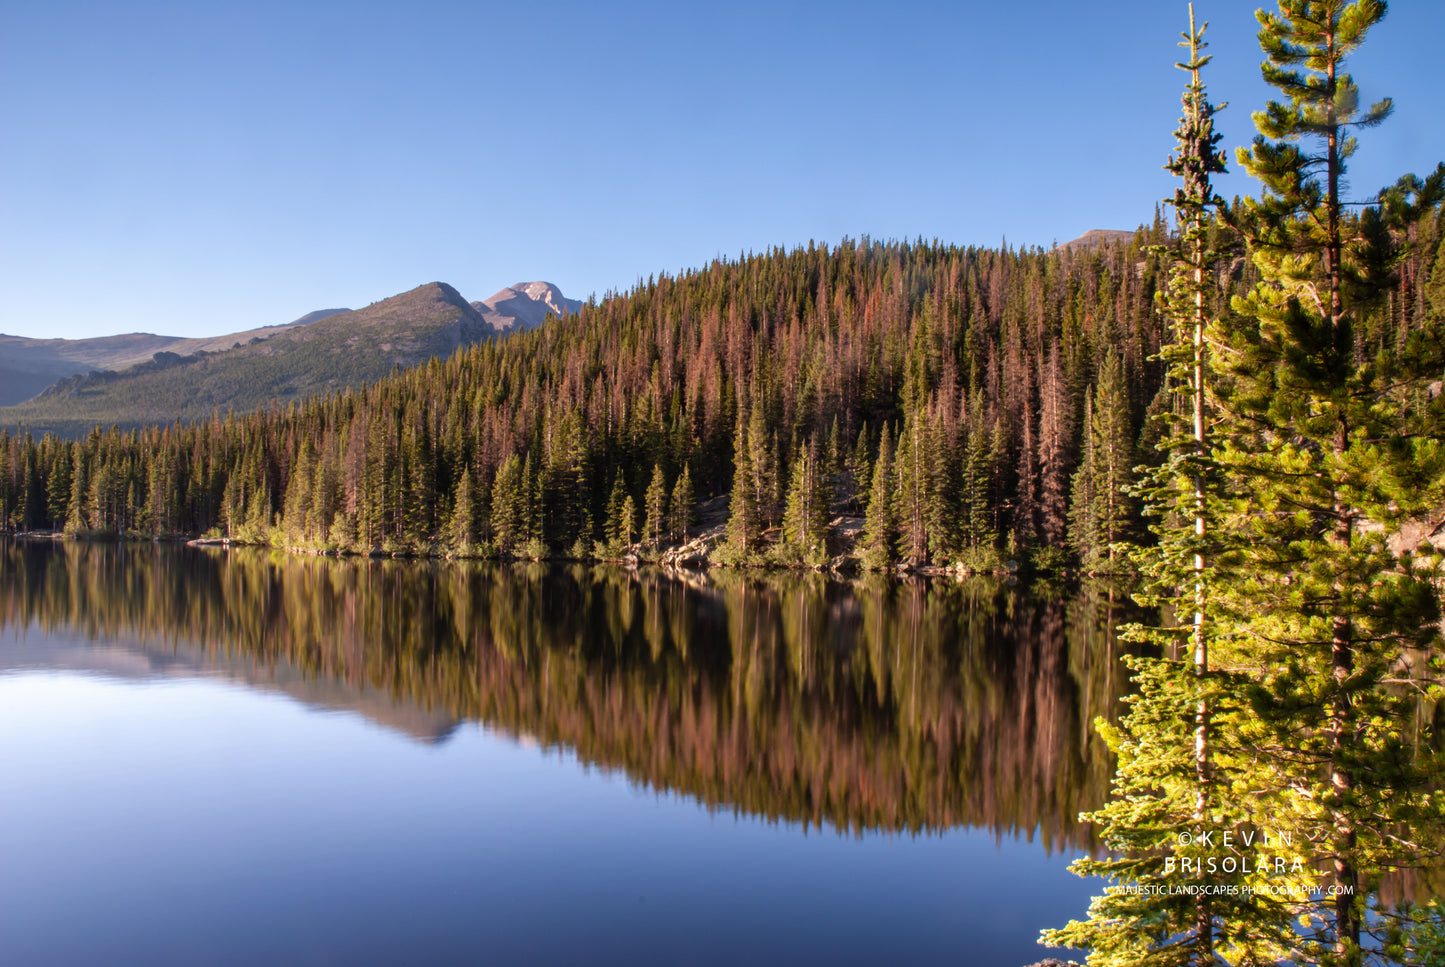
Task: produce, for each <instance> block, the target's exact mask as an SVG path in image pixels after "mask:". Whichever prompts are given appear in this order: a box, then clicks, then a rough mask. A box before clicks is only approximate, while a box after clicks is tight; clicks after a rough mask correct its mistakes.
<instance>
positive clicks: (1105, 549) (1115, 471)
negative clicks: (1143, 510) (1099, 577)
mask: <svg viewBox="0 0 1445 967" xmlns="http://www.w3.org/2000/svg"><path fill="white" fill-rule="evenodd" d="M1089 433H1090V434H1091V436H1092V437H1093V440H1092V444H1093V448H1094V455H1093V456H1094V483H1093V487H1094V514H1093V516H1094V522H1095V528H1096V537H1097V540H1098V544H1097V545H1096V547H1095V548H1094V553H1095V555H1097V556H1102V557H1107V558H1108V560H1109V562H1110V566H1111V567H1112V566H1113V565H1114V563H1115V561H1116V558H1117V556H1118V545H1119V544H1120V542H1122V541H1124V540H1126V539H1127V538H1128V537H1129V536H1130V531H1131V528H1132V525H1133V522H1134V520H1135V519H1136V512H1135V502H1134V500H1133V498H1132V497H1130V496H1129V494H1128V492H1127V491H1128V488H1129V485H1130V484H1131V483H1133V470H1134V428H1133V426H1132V421H1131V420H1130V416H1129V391H1128V387H1127V386H1126V385H1125V384H1124V367H1123V364H1122V362H1121V361H1120V359H1119V357H1118V355H1117V354H1115V352H1114V350H1113V348H1112V347H1110V349H1109V351H1108V353H1107V355H1106V356H1105V357H1104V365H1103V368H1102V369H1101V370H1100V372H1099V383H1098V386H1097V392H1096V394H1095V396H1094V420H1093V423H1092V424H1091V425H1090V427H1089Z"/></svg>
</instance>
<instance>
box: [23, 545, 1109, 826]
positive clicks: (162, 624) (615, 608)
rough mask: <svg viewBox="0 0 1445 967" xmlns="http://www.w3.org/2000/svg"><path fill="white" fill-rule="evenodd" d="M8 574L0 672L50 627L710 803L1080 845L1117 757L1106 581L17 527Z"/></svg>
mask: <svg viewBox="0 0 1445 967" xmlns="http://www.w3.org/2000/svg"><path fill="white" fill-rule="evenodd" d="M0 575H3V578H0V623H3V626H4V628H5V629H6V630H7V632H8V636H7V637H9V638H10V639H11V641H9V642H6V643H4V644H0V664H9V665H14V664H15V663H16V662H17V661H19V663H20V664H27V663H28V664H34V663H36V662H37V661H40V659H37V658H36V656H35V655H34V654H32V653H30V652H26V651H24V650H23V645H24V636H25V631H26V629H27V628H30V627H32V626H39V627H40V628H42V629H47V630H49V629H55V628H57V627H70V628H72V629H74V630H75V631H78V632H80V633H81V634H83V635H85V636H87V637H88V638H90V639H92V640H94V641H96V642H97V643H104V645H105V646H106V647H107V648H109V649H112V651H114V650H115V649H129V650H130V651H131V652H132V653H134V654H137V655H140V656H141V657H142V658H143V659H144V660H143V661H142V666H143V668H145V669H150V672H149V673H153V674H212V675H223V676H225V677H228V678H233V679H236V680H238V681H242V682H245V683H247V684H249V685H252V686H254V687H258V688H268V689H280V690H282V691H285V692H287V693H288V694H290V695H292V696H293V697H295V698H298V699H299V700H301V701H305V702H308V703H310V704H314V705H319V706H322V707H327V708H345V709H350V710H353V711H356V712H359V713H361V714H363V715H366V716H368V717H369V718H372V719H373V720H375V721H378V722H380V723H381V724H384V725H387V726H389V727H392V728H398V729H401V730H403V731H405V732H407V733H408V734H410V735H413V736H414V737H417V738H419V739H422V740H427V741H438V740H444V739H445V737H446V735H447V734H448V732H449V730H450V728H451V727H452V726H453V725H454V724H455V723H456V722H459V721H468V720H471V721H477V722H480V723H482V724H484V725H485V726H486V727H488V728H489V729H493V730H497V731H500V732H503V733H507V734H510V735H513V736H515V737H517V738H519V739H521V740H523V741H535V742H538V743H540V744H542V745H544V746H548V747H565V748H567V749H570V750H573V751H574V752H575V754H576V756H577V757H578V759H579V760H580V761H582V762H584V763H587V764H589V765H593V766H598V767H602V768H605V769H613V770H622V771H624V772H625V773H626V775H627V776H628V777H629V778H630V779H631V780H632V781H634V782H637V783H641V784H643V785H645V786H647V787H650V788H653V789H656V790H666V791H671V792H676V793H679V794H682V795H686V796H690V797H693V798H695V799H697V800H699V801H701V802H702V803H705V804H706V805H707V806H708V807H709V808H716V809H724V810H735V811H739V812H742V813H746V814H754V815H759V816H762V817H766V818H768V819H770V820H785V821H789V822H796V823H801V824H805V825H815V826H819V827H823V826H827V827H831V828H835V829H838V830H847V831H851V832H855V833H861V832H863V831H873V830H879V831H887V832H899V831H906V832H912V833H916V832H937V831H942V830H945V829H950V828H955V827H960V826H975V827H985V828H987V829H989V830H992V831H993V832H994V833H995V834H997V835H1005V834H1007V835H1018V834H1023V835H1027V836H1029V837H1030V838H1032V837H1033V836H1034V835H1035V834H1037V835H1038V836H1039V837H1040V838H1041V841H1042V844H1043V845H1044V847H1045V848H1046V849H1048V850H1049V851H1050V852H1053V851H1056V850H1065V849H1073V848H1091V847H1092V846H1094V843H1093V842H1092V840H1091V839H1090V837H1089V834H1088V831H1087V828H1086V827H1084V826H1083V825H1082V824H1080V823H1078V822H1077V819H1076V817H1077V815H1078V813H1079V812H1080V811H1081V810H1085V809H1089V808H1092V807H1094V806H1095V805H1097V804H1098V803H1100V802H1101V801H1102V799H1103V797H1104V795H1105V793H1106V791H1107V788H1108V780H1109V776H1110V772H1111V763H1110V760H1109V756H1108V753H1107V750H1106V749H1105V748H1104V746H1103V743H1102V741H1101V740H1100V738H1099V737H1098V736H1097V735H1096V733H1095V731H1094V729H1093V728H1092V725H1091V723H1092V722H1093V721H1094V719H1095V718H1096V717H1098V716H1112V714H1113V712H1114V709H1115V707H1116V706H1117V704H1118V698H1119V696H1120V693H1121V690H1122V689H1123V688H1124V687H1125V685H1126V683H1127V673H1126V672H1125V671H1124V670H1123V668H1122V667H1121V666H1120V665H1119V664H1118V651H1119V649H1118V646H1117V645H1116V644H1115V641H1114V634H1113V631H1114V628H1115V627H1116V626H1117V624H1118V621H1119V620H1120V618H1121V616H1122V611H1121V609H1120V606H1119V605H1118V604H1117V603H1116V602H1115V600H1114V598H1113V597H1112V596H1110V595H1108V594H1106V593H1103V592H1098V591H1093V592H1090V591H1085V592H1084V593H1081V594H1079V595H1078V596H1076V597H1075V598H1073V599H1072V600H1068V601H1064V600H1057V599H1055V600H1049V599H1044V598H1041V597H1034V596H1030V595H1029V594H1027V593H1025V592H1023V591H1020V590H1019V589H1017V588H1011V587H1008V586H1007V585H1005V584H1002V583H1000V582H997V581H994V580H990V579H970V580H964V581H943V580H937V581H932V582H921V581H917V582H898V581H888V580H886V579H883V578H864V579H861V580H858V581H851V582H840V581H834V580H828V579H826V578H824V577H822V576H820V575H816V574H811V573H791V572H790V573H783V574H776V573H775V574H765V573H761V572H737V571H712V572H709V573H708V574H706V575H702V576H689V577H677V576H671V575H669V574H666V573H664V572H661V571H654V570H647V569H644V570H641V571H636V572H634V571H627V570H622V569H618V568H614V567H591V566H581V565H570V566H544V565H535V564H534V565H495V564H474V563H435V562H412V561H390V560H386V561H373V560H356V559H347V560H340V561H338V560H332V559H323V558H314V557H295V556H290V555H286V554H281V553H271V552H266V551H261V550H254V549H233V550H230V551H214V550H202V549H195V548H187V547H171V546H155V545H113V544H110V545H107V544H51V543H48V542H44V543H36V542H25V541H18V542H17V541H10V542H5V543H3V544H0ZM1119 600H1122V598H1120V599H1119ZM6 649H9V651H10V653H11V654H10V659H9V660H8V661H7V660H5V657H4V656H5V654H6ZM32 651H33V649H32ZM17 656H20V657H19V658H17ZM27 656H28V657H27ZM49 660H50V661H51V663H52V664H54V665H56V666H57V667H61V666H64V664H65V662H66V661H67V659H65V658H64V657H63V656H54V655H52V656H51V657H50V659H49ZM79 660H80V659H76V661H79ZM122 664H124V662H122ZM156 669H161V671H159V672H158V671H156ZM188 669H193V670H191V671H188ZM97 670H104V669H97ZM111 673H118V674H124V672H117V671H115V670H112V672H111Z"/></svg>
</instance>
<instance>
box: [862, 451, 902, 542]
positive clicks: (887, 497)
mask: <svg viewBox="0 0 1445 967" xmlns="http://www.w3.org/2000/svg"><path fill="white" fill-rule="evenodd" d="M895 482H896V481H895V479H894V474H893V441H892V439H891V436H890V431H889V428H888V424H887V423H884V424H883V436H882V438H881V439H880V440H879V441H878V459H877V460H875V461H874V462H873V481H872V484H871V485H870V486H869V488H868V511H867V513H866V515H865V517H864V522H863V537H862V555H861V556H862V558H863V565H864V567H867V568H870V569H874V570H878V569H882V568H886V567H888V566H889V565H891V564H892V563H893V546H894V542H895V541H896V540H897V537H898V525H897V519H896V517H895V515H894V494H893V491H894V484H895Z"/></svg>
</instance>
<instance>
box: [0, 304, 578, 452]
mask: <svg viewBox="0 0 1445 967" xmlns="http://www.w3.org/2000/svg"><path fill="white" fill-rule="evenodd" d="M476 305H480V306H482V308H481V309H479V308H476ZM476 305H474V304H473V303H469V302H468V301H467V300H466V299H464V298H463V297H462V295H461V294H460V293H459V292H457V290H456V289H454V288H452V287H451V286H450V285H447V284H446V283H444V282H431V283H428V284H426V285H422V286H418V287H417V288H415V289H412V290H411V291H409V292H404V293H402V294H400V295H396V296H392V297H391V298H389V299H383V300H382V301H380V302H376V303H373V304H372V305H369V306H367V307H366V308H364V309H358V310H356V311H345V310H342V311H331V310H326V311H324V312H322V313H313V314H312V315H311V316H307V317H302V319H299V320H297V321H296V322H295V323H291V324H288V325H286V326H274V327H269V328H267V329H266V330H253V331H252V332H251V333H238V334H231V335H227V336H219V337H214V338H211V339H202V340H178V341H170V342H154V341H152V342H148V341H146V339H145V338H141V337H139V336H137V337H112V338H113V339H114V340H118V341H117V342H115V344H114V345H112V346H109V347H106V346H91V347H88V351H90V353H91V355H90V356H89V357H86V358H88V359H96V360H102V361H103V360H107V359H108V360H111V361H114V362H116V363H128V365H127V366H126V368H124V369H110V368H107V369H101V370H96V371H90V372H87V373H85V374H84V375H69V376H66V377H65V378H62V379H59V381H57V382H54V383H53V384H51V385H49V387H48V388H47V389H45V390H44V391H43V392H41V393H40V394H39V395H38V396H35V397H34V398H31V399H28V400H26V401H25V402H23V403H20V404H18V405H11V406H4V407H0V426H8V427H12V428H13V427H15V426H20V425H23V426H25V427H27V428H28V429H30V430H31V431H32V432H37V433H38V432H43V431H47V430H48V431H51V432H55V433H59V434H62V435H66V436H80V435H83V434H84V433H87V432H89V430H90V429H91V428H92V427H93V426H96V425H97V424H99V425H107V426H108V425H110V424H112V423H114V424H119V425H121V426H138V425H143V424H148V423H165V422H169V421H172V420H178V419H185V420H194V419H203V418H205V417H207V416H210V415H211V414H212V413H214V412H216V411H220V412H222V413H225V412H226V411H227V410H231V409H234V410H236V411H237V412H245V411H248V410H254V409H258V408H262V407H266V406H269V405H280V404H284V403H286V402H288V401H290V400H293V399H298V398H300V397H304V396H309V395H315V394H320V393H326V392H332V391H336V390H340V389H343V388H346V387H359V386H361V385H362V384H364V383H367V382H370V381H373V380H376V379H380V378H381V377H383V376H385V375H386V374H388V373H389V372H391V371H392V369H393V368H395V367H398V366H400V367H407V366H414V365H416V364H418V363H422V362H425V361H426V360H428V359H431V358H433V357H446V356H449V355H451V353H453V352H454V351H455V350H456V349H457V348H458V347H460V346H463V345H469V344H471V343H475V342H478V341H480V340H483V339H489V338H494V337H495V336H497V335H498V334H505V333H508V332H512V331H521V330H523V329H528V328H532V327H533V326H535V325H537V324H539V323H540V322H541V320H542V319H544V318H545V317H546V316H547V315H548V314H555V315H560V314H566V313H567V312H575V311H576V309H577V308H580V303H577V302H576V301H575V300H569V299H566V298H565V297H563V296H562V293H561V292H560V291H559V290H558V289H557V287H556V286H554V285H551V284H550V283H546V282H533V283H526V284H521V285H517V286H512V287H511V288H508V289H503V290H502V291H501V292H499V293H497V294H496V295H495V296H493V297H492V298H491V299H489V300H487V301H486V302H483V303H480V304H476ZM559 310H560V311H559ZM242 336H245V337H246V338H245V339H241V338H240V337H242ZM11 338H13V337H11ZM148 338H149V339H150V340H166V339H168V337H164V336H152V337H148ZM29 342H31V343H35V342H55V343H65V342H67V341H65V340H45V341H40V340H31V341H29ZM73 342H75V343H101V342H103V341H101V340H75V341H73ZM156 347H159V348H156ZM21 348H22V350H28V351H30V352H31V353H32V354H33V353H35V352H36V351H37V350H35V349H34V348H33V347H21ZM61 348H63V349H67V350H68V351H71V352H72V355H73V356H74V355H75V352H74V348H73V347H61ZM147 349H149V350H150V353H149V355H148V356H147V357H145V361H144V362H136V361H135V357H137V356H139V355H140V354H141V353H142V352H143V351H145V350H147ZM181 350H188V351H187V352H182V351H181ZM58 351H59V350H52V352H58ZM106 351H108V352H109V355H108V356H107V355H106ZM3 358H4V357H3V356H0V359H3ZM16 358H17V359H20V358H22V357H21V353H17V354H16ZM13 365H17V366H23V365H24V363H23V361H22V362H17V363H15V364H13ZM72 372H73V371H72ZM12 395H13V394H12Z"/></svg>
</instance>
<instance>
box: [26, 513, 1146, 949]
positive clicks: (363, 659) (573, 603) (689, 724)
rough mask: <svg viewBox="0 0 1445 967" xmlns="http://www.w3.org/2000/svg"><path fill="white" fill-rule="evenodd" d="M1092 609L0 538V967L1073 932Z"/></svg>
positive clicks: (1095, 637)
mask: <svg viewBox="0 0 1445 967" xmlns="http://www.w3.org/2000/svg"><path fill="white" fill-rule="evenodd" d="M1121 616H1122V614H1121V612H1120V611H1119V610H1118V609H1116V608H1115V607H1114V606H1113V605H1111V604H1110V602H1109V600H1108V599H1107V598H1106V597H1103V596H1101V595H1100V594H1097V593H1095V594H1086V595H1082V596H1079V597H1076V598H1074V599H1073V600H1070V601H1059V600H1045V599H1041V598H1035V597H1030V596H1029V595H1027V594H1025V593H1023V592H1021V591H1019V590H1018V589H1011V588H1009V587H1007V586H1004V585H1001V584H999V583H997V582H993V581H982V580H979V581H970V582H963V583H955V582H951V581H950V582H943V581H938V582H933V583H930V584H924V583H917V584H908V583H898V582H893V583H889V582H886V581H882V580H877V581H860V582H852V583H844V582H830V581H826V580H824V579H822V578H820V577H818V576H816V575H811V574H809V575H796V574H790V575H785V576H771V577H770V576H765V575H759V574H736V573H729V574H718V573H717V572H713V573H712V574H710V575H708V576H706V577H701V578H697V579H691V580H688V581H682V580H678V579H675V578H671V577H668V576H667V575H665V574H662V573H660V572H649V571H646V570H644V571H641V572H628V571H624V570H620V569H616V568H602V567H596V568H593V567H581V566H575V567H543V566H537V565H533V566H492V565H470V564H437V563H425V562H401V561H335V560H322V559H316V558H295V557H287V556H284V555H278V554H270V553H267V552H262V551H254V550H245V551H241V550H233V551H230V552H226V551H210V550H200V549H192V548H184V547H154V546H148V545H137V546H114V545H98V544H82V545H74V544H70V545H51V544H49V543H28V542H3V543H0V625H3V630H0V763H3V764H4V765H3V769H4V780H3V782H0V963H5V964H27V965H28V964H97V963H106V964H132V963H134V964H187V965H189V964H256V963H277V964H346V965H355V964H402V963H408V964H453V963H456V964H474V963H495V964H628V965H633V964H669V965H672V964H749V965H752V964H787V965H799V964H827V965H839V964H868V965H879V964H889V965H891V964H970V965H1001V967H1021V965H1024V964H1028V963H1031V962H1033V961H1035V960H1038V959H1040V958H1041V957H1043V956H1046V955H1048V954H1049V953H1050V952H1049V951H1047V950H1046V949H1045V948H1042V947H1039V946H1037V944H1036V943H1035V937H1036V936H1037V934H1038V931H1039V930H1040V929H1041V928H1043V927H1046V926H1057V925H1062V924H1063V923H1064V922H1066V921H1067V920H1069V919H1070V918H1072V917H1078V916H1081V915H1082V914H1083V913H1084V911H1085V909H1086V908H1087V905H1088V899H1089V896H1090V895H1091V893H1092V892H1093V891H1094V886H1095V885H1094V884H1091V883H1087V882H1084V881H1082V880H1079V879H1078V878H1076V877H1074V876H1072V875H1071V874H1069V873H1068V872H1067V871H1066V869H1065V867H1066V866H1067V865H1068V862H1069V861H1070V859H1071V858H1072V857H1074V856H1076V855H1078V854H1079V853H1081V852H1084V851H1086V850H1088V849H1090V848H1091V846H1092V845H1093V844H1092V842H1091V840H1090V838H1089V832H1088V830H1087V829H1086V828H1085V827H1083V826H1081V825H1080V824H1078V823H1077V822H1076V821H1075V816H1076V815H1077V814H1078V812H1079V811H1080V810H1081V809H1087V808H1090V807H1092V806H1094V805H1096V804H1097V803H1098V802H1100V801H1101V800H1102V798H1103V796H1104V794H1105V792H1106V790H1107V786H1108V779H1109V775H1110V763H1109V762H1108V759H1107V755H1106V753H1105V751H1104V749H1103V747H1102V743H1101V741H1100V740H1099V739H1098V737H1097V736H1096V735H1094V733H1093V730H1092V728H1091V727H1090V723H1091V722H1092V720H1093V719H1094V718H1095V717H1096V716H1099V715H1110V714H1112V713H1113V710H1114V709H1115V708H1116V706H1117V702H1118V697H1119V694H1120V692H1121V690H1122V688H1123V687H1124V685H1125V683H1126V681H1127V672H1126V671H1125V670H1124V669H1123V668H1122V666H1121V665H1120V664H1119V662H1118V646H1117V645H1116V644H1115V643H1114V640H1113V634H1112V627H1113V625H1114V624H1116V623H1117V622H1118V621H1119V620H1120V619H1121Z"/></svg>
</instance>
